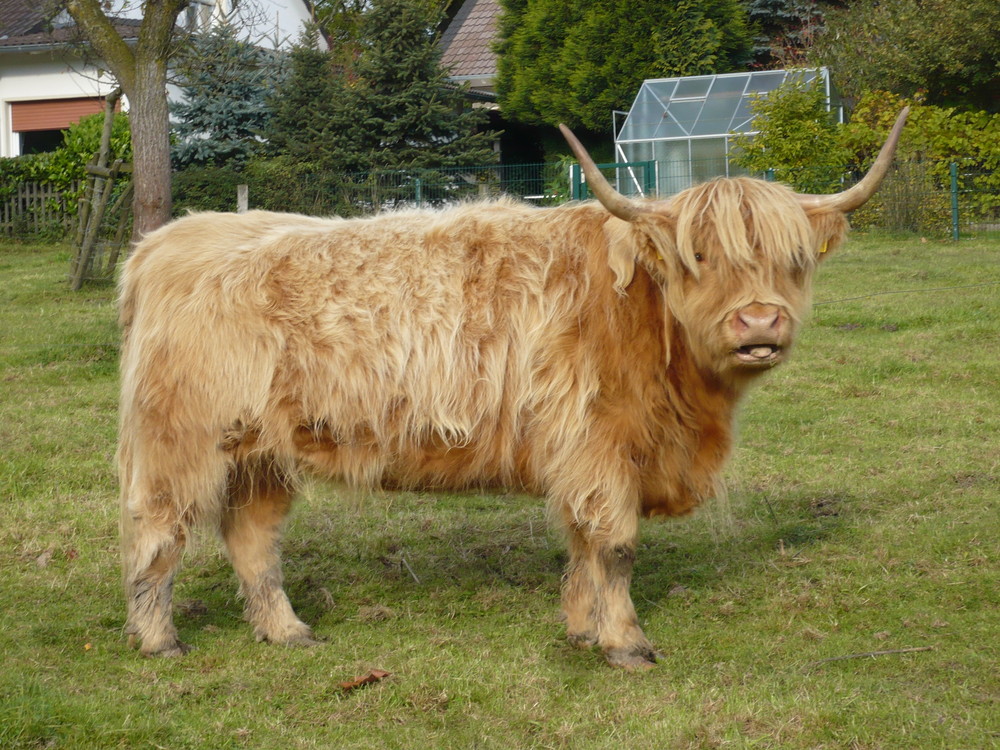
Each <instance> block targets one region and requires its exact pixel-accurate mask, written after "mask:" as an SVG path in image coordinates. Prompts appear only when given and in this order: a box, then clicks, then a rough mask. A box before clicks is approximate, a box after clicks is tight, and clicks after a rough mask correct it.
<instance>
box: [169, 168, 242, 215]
mask: <svg viewBox="0 0 1000 750" xmlns="http://www.w3.org/2000/svg"><path fill="white" fill-rule="evenodd" d="M243 182H246V180H245V179H244V177H243V175H242V174H241V173H239V172H237V171H236V170H233V169H226V168H225V167H188V168H187V169H184V170H181V171H180V172H174V176H173V180H172V185H171V187H172V197H173V214H174V216H180V215H182V214H184V213H187V212H188V211H235V210H236V186H237V185H239V184H241V183H243Z"/></svg>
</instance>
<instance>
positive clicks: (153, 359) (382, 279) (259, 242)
mask: <svg viewBox="0 0 1000 750" xmlns="http://www.w3.org/2000/svg"><path fill="white" fill-rule="evenodd" d="M535 213H537V212H533V211H532V209H530V208H526V207H522V206H517V205H513V204H507V203H499V204H473V205H469V206H466V207H462V208H459V209H455V210H451V211H448V212H432V211H430V212H428V211H415V212H403V213H394V214H391V215H390V216H388V217H376V218H374V219H360V220H341V219H317V218H310V217H304V216H295V215H286V214H274V213H267V212H250V213H247V214H241V215H235V214H196V215H192V216H190V217H186V218H183V219H180V220H178V221H176V222H174V223H172V224H170V225H168V226H167V227H164V228H163V229H161V230H158V231H157V232H155V233H153V234H151V235H150V236H149V237H147V238H146V239H145V240H144V241H143V242H142V243H141V244H140V246H139V247H138V248H137V249H136V251H135V253H134V254H133V257H132V258H131V259H130V260H129V262H128V264H127V266H126V268H125V270H124V274H123V281H122V292H121V300H122V310H121V315H122V322H123V326H124V328H125V331H126V344H125V348H124V351H123V383H124V388H123V413H125V414H132V415H134V416H138V417H141V418H142V419H145V420H151V421H156V422H158V423H159V424H161V425H176V426H177V428H178V429H185V428H191V427H197V428H198V429H201V430H212V431H216V432H220V433H225V434H229V435H235V437H234V438H233V440H235V441H236V442H239V441H241V440H244V441H249V440H251V439H252V442H253V444H254V446H255V450H260V451H268V452H273V453H275V454H278V455H293V454H294V455H299V456H302V455H305V456H306V458H307V459H309V460H312V461H314V462H315V463H317V464H320V465H321V468H322V469H324V470H325V471H327V472H328V473H332V474H342V475H347V476H349V477H351V478H355V479H358V480H362V481H377V480H378V479H379V478H381V476H382V475H383V474H384V473H385V472H387V471H388V472H389V473H390V474H391V473H393V468H392V467H393V465H394V464H395V465H396V466H397V467H398V468H399V469H400V470H399V471H398V472H396V473H397V474H398V475H399V476H400V477H403V478H404V480H405V479H406V477H409V476H413V477H417V476H419V478H420V479H421V480H427V479H433V477H429V476H428V474H433V473H434V472H437V473H438V474H440V475H442V476H440V477H438V478H439V479H440V480H441V481H442V482H443V481H444V476H443V475H444V474H448V473H452V474H453V473H454V466H450V467H447V468H446V467H441V468H440V470H438V469H434V468H427V466H429V465H430V464H432V463H433V462H434V461H435V460H436V458H435V456H436V455H437V454H439V453H440V452H441V450H448V451H450V452H452V454H453V455H458V454H457V453H455V449H464V450H465V452H466V453H467V454H468V455H466V456H465V458H464V459H463V460H464V461H465V471H464V475H465V476H467V477H469V478H472V477H477V475H482V474H483V473H492V474H496V475H498V476H499V477H502V476H506V475H509V474H510V473H511V471H512V469H513V462H514V460H515V458H514V451H515V450H516V446H515V445H514V443H515V442H516V437H517V433H518V432H519V430H520V429H521V427H520V425H519V419H520V418H521V415H523V414H525V413H526V412H530V411H531V403H530V402H532V401H533V400H540V399H545V398H547V394H546V393H544V392H542V390H544V389H542V390H540V389H539V380H538V372H539V368H540V360H541V359H542V358H543V353H544V352H547V351H551V350H552V348H553V347H555V346H560V343H559V342H560V340H561V339H562V338H564V337H565V332H566V330H568V329H570V328H571V327H572V325H573V322H574V315H573V313H572V308H573V307H574V306H575V305H578V304H579V298H580V295H581V294H583V293H585V291H586V290H585V289H583V288H582V287H583V286H584V285H583V284H582V282H581V281H580V280H579V279H580V278H582V277H581V273H580V271H581V269H580V264H581V263H582V260H581V252H580V249H579V248H567V247H565V246H559V247H556V244H557V239H558V238H554V239H552V240H546V241H540V240H539V235H538V234H535V233H534V232H535V230H534V228H533V226H532V224H533V221H534V215H535ZM574 279H576V281H574ZM549 395H550V394H549ZM130 404H131V405H132V407H134V408H130V406H129V405H130ZM470 448H471V450H470ZM459 452H461V451H459ZM404 464H405V465H404ZM486 464H489V467H487V466H486ZM421 466H423V467H424V468H423V469H421V468H420V467H421ZM477 478H482V477H481V476H478V477H477ZM446 483H450V482H446ZM459 483H461V482H459Z"/></svg>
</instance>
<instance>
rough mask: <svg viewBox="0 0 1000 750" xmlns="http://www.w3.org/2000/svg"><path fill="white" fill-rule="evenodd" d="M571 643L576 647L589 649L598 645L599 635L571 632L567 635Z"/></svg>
mask: <svg viewBox="0 0 1000 750" xmlns="http://www.w3.org/2000/svg"><path fill="white" fill-rule="evenodd" d="M566 640H568V641H569V645H571V646H575V647H576V648H582V649H588V648H592V647H593V646H596V645H597V636H596V635H594V634H593V633H569V634H568V635H567V636H566Z"/></svg>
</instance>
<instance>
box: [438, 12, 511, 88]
mask: <svg viewBox="0 0 1000 750" xmlns="http://www.w3.org/2000/svg"><path fill="white" fill-rule="evenodd" d="M499 16H500V2H499V0H465V2H463V3H461V4H460V5H459V8H458V11H457V13H455V17H454V18H452V19H451V21H450V22H449V23H448V25H447V26H446V27H445V29H444V32H443V33H442V34H441V64H442V65H443V66H444V67H445V68H447V69H448V70H449V71H450V72H451V80H452V81H454V82H455V83H463V84H468V86H469V90H470V92H471V93H472V94H473V95H474V96H475V97H476V98H478V99H480V100H481V101H483V102H495V101H496V88H495V85H494V84H495V80H496V75H497V55H496V53H495V52H494V51H493V40H494V39H495V38H496V34H497V20H498V18H499Z"/></svg>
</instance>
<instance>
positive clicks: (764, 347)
mask: <svg viewBox="0 0 1000 750" xmlns="http://www.w3.org/2000/svg"><path fill="white" fill-rule="evenodd" d="M733 354H734V355H735V357H736V359H737V360H738V361H739V362H740V363H741V364H744V365H751V366H755V367H763V366H768V365H776V364H778V362H779V361H781V355H782V350H781V347H780V346H778V345H777V344H746V345H745V346H741V347H739V348H738V349H735V350H733Z"/></svg>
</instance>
